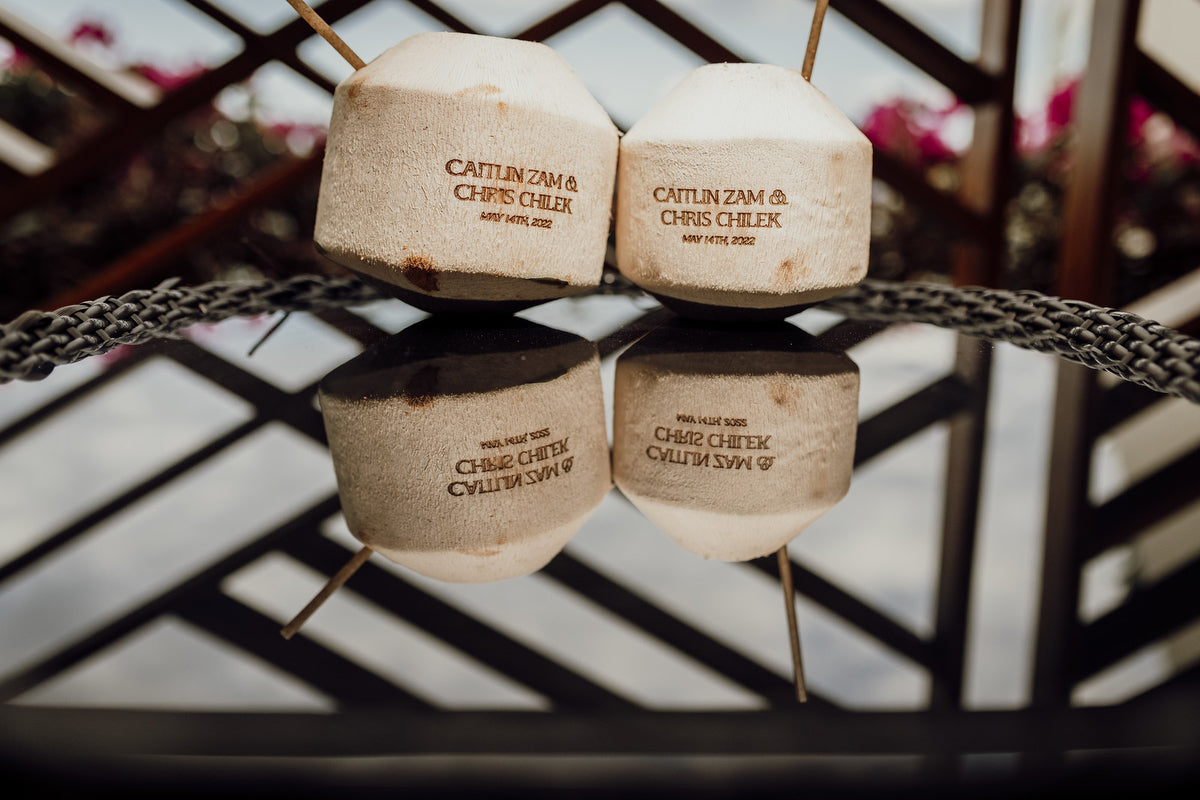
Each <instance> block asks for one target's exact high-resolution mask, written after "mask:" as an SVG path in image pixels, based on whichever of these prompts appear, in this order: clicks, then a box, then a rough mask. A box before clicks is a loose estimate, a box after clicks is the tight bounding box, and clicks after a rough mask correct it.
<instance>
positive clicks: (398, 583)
mask: <svg viewBox="0 0 1200 800" xmlns="http://www.w3.org/2000/svg"><path fill="white" fill-rule="evenodd" d="M281 549H283V551H284V552H286V553H287V554H288V555H290V556H292V557H293V558H295V559H296V560H297V561H300V562H301V563H303V564H306V565H308V566H309V567H312V568H313V569H315V570H317V571H318V572H321V573H323V574H326V575H332V574H333V573H334V572H335V571H336V570H337V569H338V568H340V567H341V566H342V564H344V563H345V561H346V557H347V552H346V550H345V549H344V548H342V547H340V546H339V545H337V544H335V543H334V542H331V541H329V540H328V539H326V538H325V537H323V536H305V537H295V538H292V539H290V540H289V541H288V542H287V543H286V544H285V545H284V546H283V547H282V548H281ZM377 557H378V556H377ZM346 588H347V589H349V590H351V591H354V592H356V593H358V594H360V595H362V596H363V597H365V598H366V599H367V600H370V601H371V602H373V603H375V604H376V605H377V606H380V607H381V608H384V609H386V610H387V611H389V612H390V613H392V614H394V615H395V616H397V617H399V618H401V619H404V620H407V621H408V622H410V623H412V624H413V625H416V626H417V627H419V628H422V629H423V630H425V631H426V632H428V633H430V634H431V635H433V636H436V637H437V638H439V639H441V640H442V641H443V642H445V643H446V644H448V645H450V646H451V647H454V648H456V649H458V650H459V651H461V652H463V653H466V654H467V655H469V656H471V657H472V658H474V659H476V660H477V661H480V662H482V663H484V664H487V665H488V666H489V667H491V668H492V669H494V670H496V671H497V672H500V673H501V674H503V675H507V676H508V677H509V678H512V679H513V680H515V681H517V682H518V683H521V684H524V685H525V686H528V687H530V688H531V689H534V690H535V691H537V692H540V693H541V694H543V695H544V696H546V697H547V698H549V700H550V701H551V703H553V704H554V707H555V709H556V710H557V709H568V708H573V709H606V710H617V709H629V708H633V707H635V706H634V704H633V703H631V702H630V701H628V700H626V699H625V698H623V697H621V696H619V695H617V694H615V693H613V692H611V691H609V690H608V689H605V688H604V687H602V686H599V685H598V684H595V683H593V682H592V681H590V680H588V679H587V678H585V677H583V676H582V675H579V674H578V673H575V672H573V671H571V670H570V669H567V668H566V667H564V666H562V665H561V664H559V663H558V662H557V661H554V660H552V659H550V658H547V657H546V656H544V655H542V654H541V653H539V652H537V651H536V650H533V649H531V648H529V647H527V646H525V645H523V644H521V643H520V642H517V641H515V640H513V639H510V638H509V637H508V636H505V635H504V634H503V633H500V632H499V631H497V630H495V629H493V628H491V627H489V626H488V625H486V624H484V623H482V622H480V621H479V620H477V619H475V618H474V617H471V616H469V615H468V614H464V613H463V612H461V611H459V610H458V609H456V608H454V607H453V606H451V605H449V604H447V603H444V602H442V601H441V600H439V599H437V598H435V597H432V596H430V595H428V594H426V593H425V592H422V591H421V590H420V589H418V588H416V587H415V586H413V585H412V584H410V583H407V582H406V581H403V580H401V579H399V578H398V577H396V576H395V575H393V574H392V573H390V572H388V571H387V570H385V569H384V568H383V567H380V566H377V565H376V564H372V563H371V562H369V561H368V562H367V563H366V564H364V565H363V566H362V567H361V568H359V570H358V572H356V573H354V577H353V578H351V580H350V581H349V582H348V583H347V585H346Z"/></svg>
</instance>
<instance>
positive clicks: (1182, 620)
mask: <svg viewBox="0 0 1200 800" xmlns="http://www.w3.org/2000/svg"><path fill="white" fill-rule="evenodd" d="M1197 586H1200V558H1196V559H1193V560H1192V561H1191V563H1189V564H1187V565H1185V566H1183V567H1180V568H1179V569H1177V570H1176V571H1175V572H1172V573H1171V574H1170V575H1168V576H1167V577H1165V578H1163V579H1162V580H1160V581H1158V582H1157V583H1155V584H1153V585H1151V586H1146V587H1141V588H1138V589H1135V590H1134V591H1133V592H1132V593H1131V594H1130V595H1129V597H1128V598H1126V600H1125V602H1124V603H1122V604H1121V605H1119V606H1117V607H1116V608H1114V609H1113V610H1112V611H1110V612H1108V613H1107V614H1105V615H1104V616H1102V617H1100V618H1098V619H1096V620H1093V621H1092V622H1091V623H1090V624H1088V625H1085V626H1083V631H1082V632H1081V634H1080V638H1079V642H1080V647H1079V655H1078V658H1077V659H1076V661H1075V664H1076V671H1075V673H1074V679H1075V680H1077V681H1080V680H1083V679H1085V678H1087V677H1089V676H1091V675H1095V674H1096V673H1097V672H1099V671H1101V670H1103V669H1104V668H1106V667H1109V666H1112V665H1113V664H1115V663H1117V662H1118V661H1120V660H1121V659H1122V658H1125V657H1126V656H1128V655H1131V654H1133V653H1134V652H1136V651H1138V650H1140V649H1141V648H1143V647H1145V646H1146V645H1149V644H1151V643H1153V642H1155V641H1157V640H1158V639H1161V638H1163V637H1164V636H1169V635H1170V634H1172V633H1174V632H1175V631H1177V630H1179V629H1181V628H1183V627H1184V626H1187V625H1190V624H1193V623H1195V622H1197V621H1198V620H1200V592H1197V591H1196V587H1197Z"/></svg>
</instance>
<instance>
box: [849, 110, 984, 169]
mask: <svg viewBox="0 0 1200 800" xmlns="http://www.w3.org/2000/svg"><path fill="white" fill-rule="evenodd" d="M961 106H962V104H961V103H959V102H957V101H956V102H954V103H953V104H952V105H950V106H949V107H947V108H944V109H935V108H930V107H928V106H926V105H924V104H921V103H917V102H914V101H911V100H900V99H897V100H890V101H888V102H886V103H883V104H882V105H878V106H876V107H875V108H873V109H872V110H871V113H870V114H868V115H867V119H866V120H865V121H864V122H863V125H862V131H863V133H864V134H866V136H867V138H868V139H870V140H871V142H872V143H873V144H875V146H876V147H878V148H879V149H880V150H883V151H884V152H887V153H891V154H893V155H896V156H900V157H901V158H905V159H907V160H909V161H914V162H917V163H919V164H921V165H923V166H930V165H932V164H937V163H941V162H943V161H949V160H952V159H954V158H955V156H956V154H955V152H954V150H953V149H952V148H951V147H950V146H949V145H948V144H946V141H945V139H944V138H942V136H943V131H944V129H945V125H946V122H947V120H948V119H949V117H950V116H951V115H952V114H953V113H954V112H956V111H958V109H959V108H960V107H961Z"/></svg>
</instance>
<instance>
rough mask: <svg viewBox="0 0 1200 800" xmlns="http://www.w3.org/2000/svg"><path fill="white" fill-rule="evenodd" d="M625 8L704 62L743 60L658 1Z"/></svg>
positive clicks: (629, 1) (638, 0)
mask: <svg viewBox="0 0 1200 800" xmlns="http://www.w3.org/2000/svg"><path fill="white" fill-rule="evenodd" d="M625 5H626V6H628V7H629V10H631V11H633V12H634V13H635V14H637V15H638V16H639V17H641V18H642V19H644V20H646V21H647V22H649V23H651V24H652V25H654V27H656V28H658V29H659V30H661V31H662V32H663V33H665V34H667V35H668V36H670V37H671V38H672V39H674V40H675V41H677V42H679V43H680V44H681V45H683V46H684V47H686V48H687V49H688V50H691V51H692V52H693V53H695V54H696V55H698V56H700V57H701V58H703V59H704V60H705V61H709V62H713V63H723V62H724V63H738V62H741V61H745V59H744V58H742V57H741V56H739V55H738V54H737V53H735V52H733V51H732V50H730V49H729V48H728V47H726V46H725V45H723V44H721V43H720V42H718V41H717V40H716V39H714V38H712V37H711V36H709V35H708V34H707V33H705V32H704V31H702V30H701V29H700V28H698V27H696V26H695V25H693V24H692V23H691V22H690V21H689V20H687V19H686V18H685V17H681V16H680V15H679V14H676V13H675V12H674V11H672V10H671V9H669V8H667V7H666V6H665V5H663V4H662V3H660V2H658V0H625Z"/></svg>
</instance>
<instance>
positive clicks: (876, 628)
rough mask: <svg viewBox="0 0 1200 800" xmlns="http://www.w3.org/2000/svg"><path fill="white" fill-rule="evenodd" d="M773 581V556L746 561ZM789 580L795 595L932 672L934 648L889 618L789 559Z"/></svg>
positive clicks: (775, 568)
mask: <svg viewBox="0 0 1200 800" xmlns="http://www.w3.org/2000/svg"><path fill="white" fill-rule="evenodd" d="M747 563H749V564H750V565H752V566H754V567H755V568H757V569H759V570H761V571H762V572H765V573H766V574H768V575H770V576H771V577H772V578H775V579H776V580H778V579H779V565H778V564H777V563H776V559H775V558H774V557H768V558H759V559H755V560H754V561H750V562H747ZM792 580H793V583H794V584H795V587H796V593H797V594H800V595H803V596H804V597H807V598H808V599H810V600H812V601H813V602H815V603H817V604H818V605H821V606H824V607H825V608H826V609H828V610H829V611H832V612H833V613H834V614H836V615H837V616H839V617H841V618H842V619H843V620H845V621H846V622H848V623H850V624H851V625H853V626H854V627H855V628H858V629H859V630H860V631H862V632H863V633H865V634H867V635H868V636H870V637H872V638H873V639H875V640H876V641H878V642H880V643H882V644H884V645H886V646H887V647H890V648H891V649H892V650H895V651H896V652H897V653H899V654H900V655H902V656H905V657H907V658H908V659H909V660H911V661H913V662H914V663H916V664H918V665H920V666H922V667H925V668H926V669H932V668H933V667H934V666H935V664H936V657H937V653H936V650H935V649H934V646H933V645H932V644H931V643H930V642H927V641H925V640H924V639H922V638H921V637H919V636H917V635H916V634H915V633H913V632H912V631H910V630H908V629H907V628H905V627H903V626H902V625H900V624H899V623H897V622H896V621H895V620H893V619H892V618H891V617H889V616H887V615H886V614H883V613H881V612H879V611H878V610H876V609H875V608H873V607H872V606H870V605H868V604H866V603H864V602H863V601H862V600H859V599H858V598H857V597H855V596H854V595H852V594H850V593H849V592H847V591H845V590H844V589H842V588H841V587H839V586H837V585H836V584H834V583H833V582H831V581H829V580H827V579H826V578H823V577H821V576H820V575H818V574H817V573H816V572H813V571H812V570H811V569H809V568H808V567H805V566H803V565H801V564H800V563H799V562H797V561H796V560H795V559H792Z"/></svg>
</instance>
